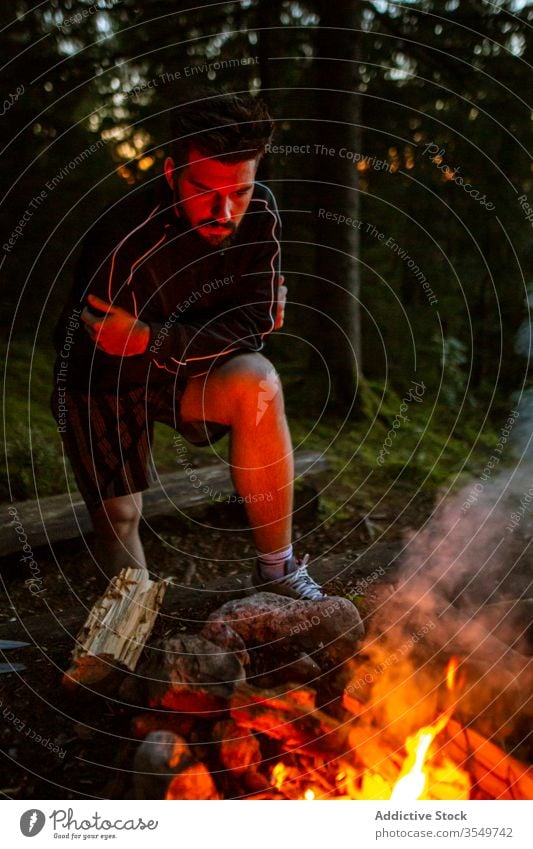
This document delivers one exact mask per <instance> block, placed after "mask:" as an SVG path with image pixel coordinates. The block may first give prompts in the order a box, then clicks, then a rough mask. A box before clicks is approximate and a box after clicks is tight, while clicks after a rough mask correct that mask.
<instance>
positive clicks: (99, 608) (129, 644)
mask: <svg viewBox="0 0 533 849" xmlns="http://www.w3.org/2000/svg"><path fill="white" fill-rule="evenodd" d="M166 587H167V584H166V582H165V581H159V582H154V581H151V580H150V579H149V578H148V577H147V572H146V570H145V569H133V568H127V569H122V571H121V572H120V574H119V575H117V576H116V577H115V578H113V579H112V580H111V582H110V584H109V586H108V588H107V590H106V591H105V593H104V594H103V596H101V597H100V598H99V599H98V601H97V602H96V603H95V604H94V606H93V608H92V610H91V612H90V613H89V616H88V617H87V620H86V622H85V625H84V626H83V627H82V629H81V631H80V633H79V634H78V636H77V638H76V643H77V644H76V648H75V649H74V651H73V652H72V657H71V664H70V667H69V668H68V670H67V671H66V672H65V674H64V676H63V684H64V686H65V687H67V689H70V690H75V689H76V688H77V687H78V686H79V685H82V686H87V687H91V688H94V687H96V688H97V689H100V688H101V686H102V684H104V682H106V679H107V678H108V677H109V676H111V675H112V673H113V672H115V671H116V670H117V669H118V670H124V669H126V670H130V671H131V672H133V671H134V670H135V668H136V666H137V663H138V661H139V657H140V656H141V652H142V650H143V648H144V645H145V643H146V641H147V639H148V637H149V636H150V634H151V632H152V628H153V626H154V623H155V620H156V617H157V614H158V612H159V608H160V607H161V602H162V600H163V595H164V593H165V590H166Z"/></svg>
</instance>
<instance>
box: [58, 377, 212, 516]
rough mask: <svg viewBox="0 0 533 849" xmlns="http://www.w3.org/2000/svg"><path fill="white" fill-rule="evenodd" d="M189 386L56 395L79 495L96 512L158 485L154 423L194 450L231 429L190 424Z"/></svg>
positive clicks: (68, 392)
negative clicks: (184, 411)
mask: <svg viewBox="0 0 533 849" xmlns="http://www.w3.org/2000/svg"><path fill="white" fill-rule="evenodd" d="M183 390H184V386H181V387H180V386H178V385H176V384H175V383H174V382H172V381H168V382H165V383H163V384H162V385H161V386H157V387H153V388H148V389H147V388H146V386H136V387H135V388H133V389H132V390H131V391H129V392H127V393H120V394H117V393H115V392H109V393H106V392H103V393H98V394H95V393H87V392H71V391H67V392H65V394H64V395H63V394H62V395H61V399H60V401H61V408H60V404H59V400H58V393H57V392H54V393H53V394H52V397H51V399H50V406H51V409H52V413H53V415H54V418H55V420H56V421H57V423H58V431H59V433H60V435H61V438H62V440H63V444H64V448H65V451H66V454H67V456H68V458H69V460H70V464H71V466H72V471H73V472H74V477H75V478H76V482H77V484H78V487H79V490H80V492H81V494H82V496H83V498H84V500H85V503H86V504H87V507H88V508H89V510H90V509H92V508H96V507H98V506H99V505H100V504H101V503H102V501H106V500H107V499H109V498H116V497H117V496H120V495H128V494H130V493H134V492H141V491H142V490H145V489H148V488H149V487H150V486H151V485H152V484H154V483H156V481H157V473H156V470H155V466H154V463H153V458H152V443H153V437H154V422H162V423H163V424H166V425H169V426H170V427H172V428H174V430H177V431H178V433H180V434H182V436H183V437H184V438H185V439H186V440H187V441H188V442H190V443H191V444H192V445H211V444H212V443H213V442H216V441H217V440H218V439H220V438H221V437H222V436H224V434H226V433H228V431H229V427H228V426H226V425H222V424H220V423H217V422H203V421H198V422H184V421H183V420H182V418H181V416H180V403H179V402H180V400H181V397H182V395H183Z"/></svg>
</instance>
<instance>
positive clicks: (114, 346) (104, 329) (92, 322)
mask: <svg viewBox="0 0 533 849" xmlns="http://www.w3.org/2000/svg"><path fill="white" fill-rule="evenodd" d="M87 301H88V303H89V306H90V307H94V308H95V309H97V310H100V312H104V313H105V315H104V316H98V315H95V314H94V313H92V312H91V311H90V309H88V308H87V307H85V309H84V310H83V312H82V314H81V318H82V321H83V322H84V324H85V329H86V330H87V332H88V334H89V336H90V337H91V339H92V340H93V342H94V343H95V345H96V346H97V347H98V348H100V350H101V351H105V353H106V354H114V355H116V356H118V357H135V356H136V355H137V354H144V352H145V351H146V349H147V347H148V342H149V341H150V327H149V325H148V324H145V322H144V321H139V319H137V318H135V316H134V315H131V313H129V312H127V310H123V309H122V307H114V306H113V304H110V303H108V302H107V301H103V300H102V299H101V298H97V297H96V295H88V296H87Z"/></svg>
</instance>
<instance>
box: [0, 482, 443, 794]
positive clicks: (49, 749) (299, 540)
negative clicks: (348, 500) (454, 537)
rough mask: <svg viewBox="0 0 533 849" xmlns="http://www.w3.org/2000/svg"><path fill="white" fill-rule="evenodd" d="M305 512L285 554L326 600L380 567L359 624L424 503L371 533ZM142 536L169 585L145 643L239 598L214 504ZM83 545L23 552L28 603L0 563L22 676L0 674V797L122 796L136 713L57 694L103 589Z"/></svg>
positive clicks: (235, 541) (232, 517) (6, 633)
mask: <svg viewBox="0 0 533 849" xmlns="http://www.w3.org/2000/svg"><path fill="white" fill-rule="evenodd" d="M305 501H306V506H305V507H304V508H302V509H301V510H299V511H298V512H297V523H296V525H295V541H296V546H297V549H296V550H297V553H298V554H299V555H302V554H304V553H305V552H309V553H310V554H311V559H312V560H314V558H315V557H316V558H318V556H320V557H319V559H317V561H316V563H314V564H313V565H312V566H311V572H312V574H313V575H314V576H315V577H316V578H318V579H319V580H320V581H322V582H324V583H325V586H326V589H327V590H328V591H329V592H330V593H331V594H334V595H348V596H349V595H350V594H352V595H353V596H354V597H355V595H356V594H357V595H360V593H359V592H358V590H359V589H360V582H361V579H362V578H364V577H367V576H369V575H372V574H374V573H375V572H376V569H378V567H380V566H381V567H382V569H383V570H384V571H385V577H384V578H383V579H380V581H378V582H375V583H373V584H372V585H371V586H370V587H369V588H368V589H367V591H366V593H365V596H364V598H362V599H361V598H358V600H357V602H358V605H360V609H361V612H362V615H363V617H365V616H367V617H368V616H371V615H372V607H373V602H374V600H375V592H379V586H380V583H381V584H382V585H384V584H386V585H387V588H388V591H390V590H391V589H393V588H394V578H395V573H396V571H397V568H398V564H399V562H400V552H401V548H402V534H403V532H404V531H405V529H406V528H408V527H411V528H412V527H420V525H421V524H422V523H423V521H424V520H425V518H426V517H427V515H428V514H429V512H430V510H431V503H430V502H428V501H427V500H425V501H424V500H422V499H421V500H419V501H418V502H416V503H413V504H412V505H411V507H410V508H409V509H408V510H407V511H405V512H404V513H403V514H402V509H403V507H404V506H405V505H404V504H401V505H400V504H398V505H391V506H390V507H389V508H388V512H387V511H386V510H383V512H382V513H380V514H379V515H378V517H376V516H373V517H372V524H369V523H368V522H365V521H364V517H362V516H361V517H354V518H352V519H350V520H345V521H339V522H337V523H335V524H333V525H331V526H330V527H325V526H324V525H323V524H322V523H321V521H320V515H319V513H318V512H317V507H318V503H317V501H316V500H314V499H312V498H311V499H305ZM400 514H402V515H401V519H400V520H397V517H398V516H399V515H400ZM373 523H375V524H373ZM385 529H388V530H387V532H386V533H384V531H385ZM142 536H143V542H144V545H145V550H146V554H147V560H148V563H149V564H150V568H151V570H152V573H153V577H165V578H172V585H171V586H170V587H169V589H168V591H167V595H166V598H165V602H164V606H163V610H162V615H161V616H160V617H159V620H158V623H157V625H156V629H155V632H154V636H155V637H157V635H158V634H160V633H161V632H162V630H164V632H165V633H168V632H169V631H171V630H192V631H194V630H197V629H198V628H199V627H200V625H201V623H202V622H203V621H204V620H205V618H206V617H207V615H209V613H210V612H212V611H213V610H214V609H216V608H217V607H219V606H220V605H221V604H223V603H224V602H225V601H227V600H229V599H231V598H234V597H236V596H238V595H239V594H242V592H243V587H244V586H245V585H246V582H247V574H248V572H249V570H250V566H251V562H252V561H251V558H252V556H253V553H254V549H253V545H252V539H251V535H250V533H249V531H248V530H247V529H246V523H245V517H244V515H243V514H242V513H241V512H240V508H235V509H233V508H232V509H230V508H229V506H228V505H223V506H221V505H216V506H213V507H211V508H209V509H206V510H203V511H197V512H196V513H195V514H190V515H189V516H188V517H182V518H181V519H179V520H174V519H173V520H170V519H160V520H158V521H152V523H151V526H150V527H147V526H144V527H143V530H142ZM90 543H91V538H90V536H88V537H87V538H86V539H85V540H83V539H79V540H73V541H71V542H68V543H66V542H63V543H60V544H54V545H53V546H51V547H50V548H47V549H44V548H42V549H39V550H37V551H35V552H34V556H35V559H36V560H37V562H38V564H39V568H40V570H41V573H42V576H43V585H44V588H45V589H44V591H43V593H42V594H41V595H39V596H36V595H32V594H31V593H30V592H29V589H28V587H27V586H25V585H24V583H23V582H22V581H21V580H20V578H19V567H20V563H19V556H18V555H13V556H12V557H10V558H4V560H3V561H2V562H1V564H0V575H1V577H2V582H3V589H4V593H5V598H6V602H5V604H4V605H3V608H2V611H1V613H0V638H2V639H10V640H24V641H26V642H28V643H30V645H29V646H28V647H25V648H22V649H18V650H17V651H15V652H9V653H6V654H5V655H4V657H3V658H2V660H3V661H6V660H10V661H12V662H20V663H23V664H25V666H26V669H25V670H23V671H21V672H18V673H17V672H12V673H9V674H3V675H0V710H1V712H2V718H3V722H2V726H1V748H2V767H1V770H2V771H1V778H0V792H1V794H2V796H3V797H4V798H12V799H80V798H130V797H131V796H130V794H131V780H130V771H131V764H132V753H133V751H134V749H135V746H136V745H137V741H136V740H135V739H134V737H133V734H132V730H131V729H132V719H133V718H134V717H135V716H137V715H138V714H139V713H141V712H142V711H143V707H142V705H140V704H134V703H133V701H131V703H126V701H125V700H124V699H122V700H121V699H118V698H104V697H102V696H96V695H94V694H93V693H85V694H83V697H82V698H76V699H74V698H73V697H70V696H68V695H67V694H66V692H65V691H64V690H63V688H62V687H61V676H62V672H63V671H64V670H65V668H66V667H67V666H68V659H69V654H70V652H71V650H72V647H73V641H74V638H75V635H76V633H77V631H78V629H79V627H80V626H81V625H82V624H83V621H84V620H85V618H86V616H87V612H88V610H89V609H90V607H91V605H92V604H93V603H94V601H95V599H96V598H97V597H98V595H99V594H100V592H101V591H102V588H103V586H105V584H103V583H102V581H101V580H100V578H99V577H98V575H97V574H96V571H95V567H94V565H93V563H92V560H91V556H90V551H89V546H90ZM247 558H250V559H248V560H247Z"/></svg>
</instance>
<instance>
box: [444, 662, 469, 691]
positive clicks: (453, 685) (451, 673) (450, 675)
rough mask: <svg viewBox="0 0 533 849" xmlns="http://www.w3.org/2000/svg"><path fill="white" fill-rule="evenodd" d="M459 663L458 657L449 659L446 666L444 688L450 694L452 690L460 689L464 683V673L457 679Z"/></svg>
mask: <svg viewBox="0 0 533 849" xmlns="http://www.w3.org/2000/svg"><path fill="white" fill-rule="evenodd" d="M460 663H461V661H460V660H459V658H458V657H451V658H450V659H449V661H448V663H447V664H446V686H447V688H448V690H449V691H450V692H451V693H452V692H453V691H454V690H458V689H460V688H461V687H462V686H463V684H464V683H465V677H466V676H465V675H464V673H463V674H462V675H461V676H459V677H458V676H457V672H458V670H459V666H460Z"/></svg>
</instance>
